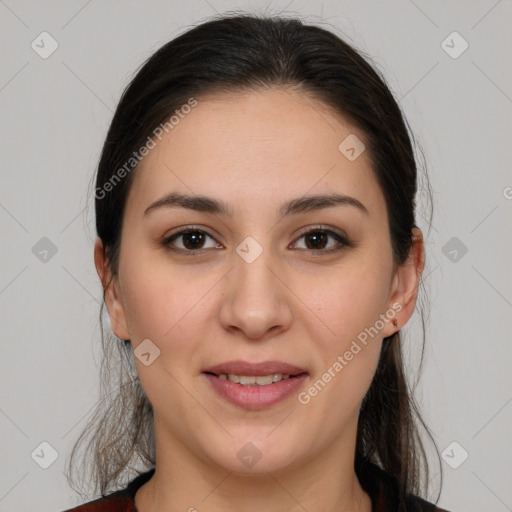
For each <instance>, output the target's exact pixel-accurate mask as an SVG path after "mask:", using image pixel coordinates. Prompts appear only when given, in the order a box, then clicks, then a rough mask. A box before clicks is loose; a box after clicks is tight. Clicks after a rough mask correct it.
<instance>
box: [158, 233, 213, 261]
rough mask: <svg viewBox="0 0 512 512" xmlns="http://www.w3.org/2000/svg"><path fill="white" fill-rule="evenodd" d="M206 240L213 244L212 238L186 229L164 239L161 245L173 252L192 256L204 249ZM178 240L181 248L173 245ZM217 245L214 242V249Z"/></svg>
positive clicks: (206, 234)
mask: <svg viewBox="0 0 512 512" xmlns="http://www.w3.org/2000/svg"><path fill="white" fill-rule="evenodd" d="M207 238H210V239H212V240H213V241H214V242H215V240H214V238H213V237H212V236H211V235H209V234H208V233H206V232H205V231H202V230H200V229H190V228H188V229H184V230H181V231H178V232H177V233H174V234H173V235H171V236H169V237H167V238H165V239H164V240H163V241H162V245H164V246H165V247H166V248H168V249H169V250H171V251H174V252H179V253H184V254H187V255H193V254H196V253H197V252H200V251H201V250H203V249H205V241H206V240H207ZM180 240H181V247H180V246H179V245H177V244H176V243H175V241H180ZM218 245H219V244H217V242H215V244H214V247H217V246H218Z"/></svg>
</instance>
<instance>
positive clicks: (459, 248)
mask: <svg viewBox="0 0 512 512" xmlns="http://www.w3.org/2000/svg"><path fill="white" fill-rule="evenodd" d="M441 251H442V253H443V254H444V255H445V256H446V257H447V258H448V259H449V260H450V261H451V262H452V263H458V262H459V261H460V260H461V259H462V258H463V256H464V255H465V254H466V253H467V252H468V248H467V247H466V246H465V245H464V243H462V242H461V240H460V239H459V238H457V237H456V236H453V237H452V238H450V240H448V242H446V244H444V246H443V248H442V249H441Z"/></svg>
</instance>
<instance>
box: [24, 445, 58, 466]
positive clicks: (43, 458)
mask: <svg viewBox="0 0 512 512" xmlns="http://www.w3.org/2000/svg"><path fill="white" fill-rule="evenodd" d="M30 456H31V457H32V460H33V461H34V462H35V463H36V464H37V465H38V466H40V467H41V468H43V469H48V468H49V467H50V466H51V465H52V464H53V463H54V462H55V461H56V460H57V459H58V458H59V454H58V453H57V450H56V449H55V448H54V447H53V446H52V445H51V444H50V443H48V442H46V441H43V442H42V443H40V444H39V446H38V447H37V448H36V449H35V450H34V451H33V452H32V453H31V454H30Z"/></svg>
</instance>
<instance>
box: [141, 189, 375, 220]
mask: <svg viewBox="0 0 512 512" xmlns="http://www.w3.org/2000/svg"><path fill="white" fill-rule="evenodd" d="M333 206H353V207H355V208H357V209H358V210H360V211H361V212H363V213H365V214H366V215H368V214H369V212H368V210H367V208H366V207H365V206H364V204H363V203H361V201H359V200H358V199H356V198H354V197H350V196H347V195H343V194H321V195H311V196H303V197H300V198H297V199H292V200H291V201H288V202H287V203H285V204H283V205H282V206H281V208H279V211H278V214H279V216H280V218H284V217H288V216H290V215H297V214H300V213H306V212H311V211H315V210H321V209H324V208H330V207H333ZM160 208H186V209H188V210H195V211H198V212H205V213H212V214H215V215H224V216H226V217H232V216H233V211H232V209H231V208H230V206H229V204H228V203H225V202H223V201H220V200H218V199H214V198H211V197H207V196H191V195H185V194H178V193H174V192H173V193H170V194H167V195H165V196H164V197H162V198H161V199H158V200H157V201H155V202H154V203H152V204H150V205H149V206H148V207H147V208H146V209H145V210H144V215H147V214H148V213H150V212H152V211H154V210H157V209H160Z"/></svg>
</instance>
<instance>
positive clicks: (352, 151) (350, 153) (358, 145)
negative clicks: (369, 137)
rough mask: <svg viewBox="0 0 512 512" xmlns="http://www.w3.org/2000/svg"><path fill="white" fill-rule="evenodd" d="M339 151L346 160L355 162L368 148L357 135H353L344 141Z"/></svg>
mask: <svg viewBox="0 0 512 512" xmlns="http://www.w3.org/2000/svg"><path fill="white" fill-rule="evenodd" d="M338 149H339V151H340V153H342V154H343V155H344V156H345V158H347V159H348V160H350V161H351V162H353V161H354V160H355V159H356V158H359V157H360V156H361V154H362V153H363V151H364V150H365V149H366V147H365V145H364V143H363V141H362V140H361V139H360V138H359V137H358V136H357V135H354V134H353V133H351V134H350V135H349V136H348V137H346V138H345V139H343V141H342V142H341V144H340V145H339V146H338Z"/></svg>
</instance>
